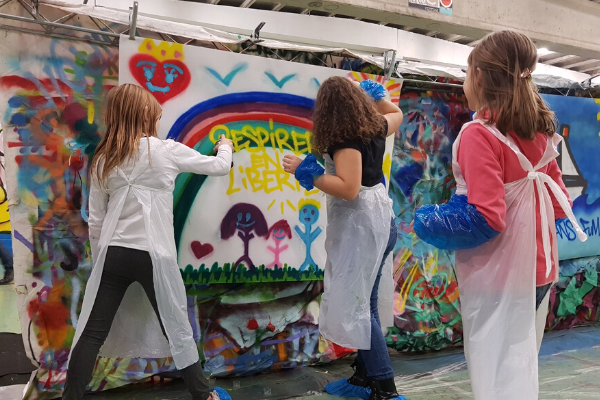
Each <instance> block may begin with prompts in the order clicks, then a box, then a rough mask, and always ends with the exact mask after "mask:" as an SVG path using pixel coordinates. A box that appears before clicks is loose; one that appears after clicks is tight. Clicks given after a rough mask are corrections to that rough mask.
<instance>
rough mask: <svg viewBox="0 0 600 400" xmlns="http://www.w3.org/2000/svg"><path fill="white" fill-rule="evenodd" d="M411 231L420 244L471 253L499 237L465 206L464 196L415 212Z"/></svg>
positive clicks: (479, 214) (475, 210) (454, 197)
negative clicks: (466, 250)
mask: <svg viewBox="0 0 600 400" xmlns="http://www.w3.org/2000/svg"><path fill="white" fill-rule="evenodd" d="M414 229H415V233H416V234H417V236H419V238H421V240H423V241H424V242H426V243H429V244H430V245H432V246H435V247H437V248H438V249H442V250H463V249H472V248H475V247H477V246H481V245H482V244H484V243H487V242H489V241H490V240H492V239H493V238H495V237H496V236H498V234H499V232H497V231H495V230H494V229H492V228H490V226H489V225H488V223H487V221H486V220H485V217H484V216H483V215H481V213H480V212H479V211H478V210H477V208H476V207H475V206H474V205H472V204H469V203H468V202H467V196H457V195H454V196H452V198H450V201H449V202H448V203H446V204H439V205H428V206H423V207H421V208H419V209H418V210H417V211H416V213H415V224H414Z"/></svg>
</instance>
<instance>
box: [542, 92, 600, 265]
mask: <svg viewBox="0 0 600 400" xmlns="http://www.w3.org/2000/svg"><path fill="white" fill-rule="evenodd" d="M543 97H544V100H545V101H546V102H547V103H548V105H549V106H550V108H551V109H552V110H553V111H554V112H555V113H556V116H557V117H558V121H559V129H558V133H559V134H560V135H562V136H563V138H564V142H563V144H562V145H561V149H560V152H561V155H560V157H559V159H558V162H559V166H560V167H561V169H562V172H563V180H564V181H565V185H566V186H567V189H568V190H569V194H570V196H571V199H572V200H573V212H574V213H575V216H576V217H577V219H578V221H579V224H580V225H581V228H582V229H583V230H584V231H585V233H587V235H588V240H587V242H585V243H581V242H580V241H579V240H576V237H575V236H576V235H575V230H574V229H573V226H572V225H571V222H570V221H568V220H565V221H560V222H559V223H558V224H557V225H556V227H557V233H558V239H559V255H560V258H561V260H568V259H573V258H581V257H589V256H596V255H600V170H599V169H598V154H600V100H598V99H591V98H584V97H565V96H550V95H544V96H543Z"/></svg>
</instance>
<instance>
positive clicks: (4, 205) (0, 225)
mask: <svg viewBox="0 0 600 400" xmlns="http://www.w3.org/2000/svg"><path fill="white" fill-rule="evenodd" d="M5 167H6V160H5V158H4V131H3V130H2V127H1V126H0V252H2V256H3V260H7V259H9V258H12V234H11V228H10V216H9V213H8V193H7V191H6V170H5ZM3 263H4V261H3ZM5 267H6V266H5V265H2V271H0V279H1V278H2V277H4V274H5V273H6V268H5ZM0 309H1V308H0Z"/></svg>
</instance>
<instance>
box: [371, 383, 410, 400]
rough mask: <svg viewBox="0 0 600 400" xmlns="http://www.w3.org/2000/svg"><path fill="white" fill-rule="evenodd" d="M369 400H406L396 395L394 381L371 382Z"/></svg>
mask: <svg viewBox="0 0 600 400" xmlns="http://www.w3.org/2000/svg"><path fill="white" fill-rule="evenodd" d="M369 400H408V399H407V398H406V397H404V396H401V395H399V394H398V391H397V390H396V383H395V382H394V379H386V380H384V381H378V380H375V379H373V380H371V397H369Z"/></svg>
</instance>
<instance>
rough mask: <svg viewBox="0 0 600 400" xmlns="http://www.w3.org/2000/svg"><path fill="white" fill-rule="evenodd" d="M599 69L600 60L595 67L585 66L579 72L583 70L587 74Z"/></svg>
mask: <svg viewBox="0 0 600 400" xmlns="http://www.w3.org/2000/svg"><path fill="white" fill-rule="evenodd" d="M598 69H600V62H599V63H598V65H594V66H593V67H587V68H583V69H580V70H578V71H577V72H583V73H584V74H585V73H588V72H591V71H596V70H598Z"/></svg>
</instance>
